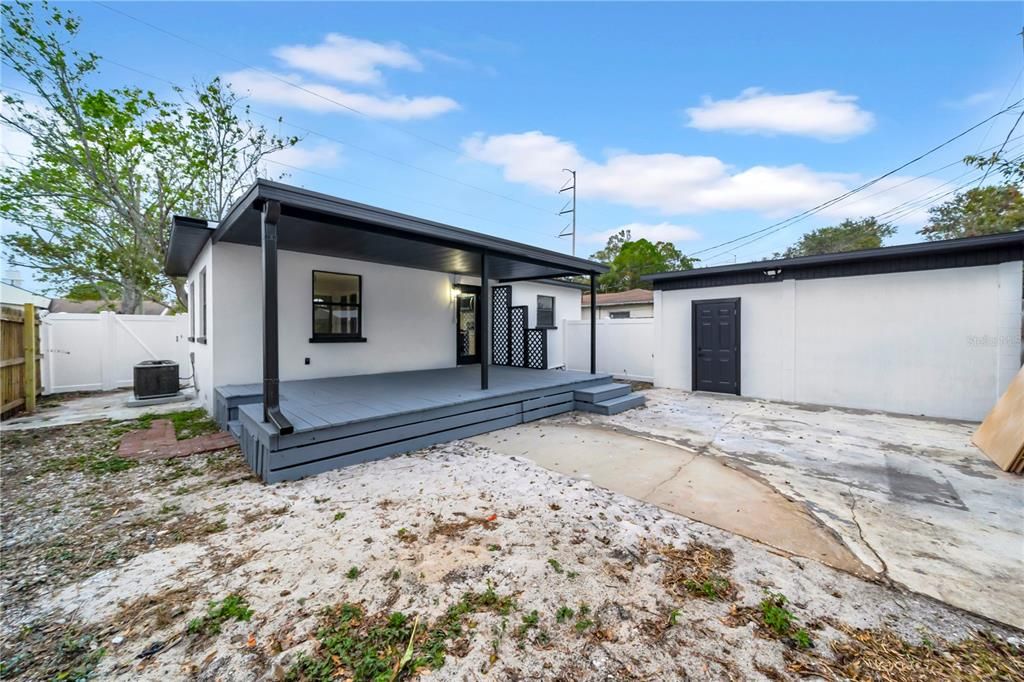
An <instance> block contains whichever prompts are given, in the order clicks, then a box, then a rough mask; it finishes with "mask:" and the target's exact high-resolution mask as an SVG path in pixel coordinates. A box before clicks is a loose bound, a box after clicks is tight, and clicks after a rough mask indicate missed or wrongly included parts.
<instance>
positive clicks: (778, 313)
mask: <svg viewBox="0 0 1024 682" xmlns="http://www.w3.org/2000/svg"><path fill="white" fill-rule="evenodd" d="M1022 260H1024V232H1013V233H1009V234H1001V235H991V236H982V237H970V238H964V239H952V240H946V241H935V242H925V243H921V244H910V245H904V246H893V247H886V248H879V249H868V250H863V251H853V252H848V253H837V254H830V255H825V256H808V257H802V258H791V259H780V260H766V261H760V262H754V263H740V264H734V265H725V266H718V267H709V268H699V269H695V270H687V271H682V272H668V273H660V274H656V275H649V276H647V277H646V279H648V280H649V281H651V282H652V283H653V285H654V310H655V313H654V329H655V331H654V337H655V338H654V377H655V385H656V386H663V387H671V388H679V389H684V390H695V391H696V390H701V391H715V392H721V393H732V394H736V395H743V396H751V397H757V398H766V399H770V400H784V401H793V402H800V403H813V404H821V405H835V406H840V407H850V408H863V409H868V410H880V411H887V412H896V413H906V414H916V415H927V416H930V417H948V418H954V419H969V420H980V419H982V418H983V417H984V416H985V414H986V413H987V412H988V411H989V410H990V409H991V408H992V406H993V404H995V402H996V400H997V399H998V398H999V396H1000V395H1002V393H1003V391H1005V390H1006V387H1007V386H1008V385H1009V383H1010V381H1011V380H1012V379H1013V377H1014V375H1015V374H1016V373H1017V371H1018V370H1019V369H1020V367H1021V348H1022V345H1021V310H1022Z"/></svg>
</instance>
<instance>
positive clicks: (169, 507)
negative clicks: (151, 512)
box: [157, 502, 181, 516]
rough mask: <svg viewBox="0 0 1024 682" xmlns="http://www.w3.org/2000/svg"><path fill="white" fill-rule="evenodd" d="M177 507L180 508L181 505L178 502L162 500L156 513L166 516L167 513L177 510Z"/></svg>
mask: <svg viewBox="0 0 1024 682" xmlns="http://www.w3.org/2000/svg"><path fill="white" fill-rule="evenodd" d="M179 509H181V505H180V504H170V503H168V502H164V503H163V504H162V505H161V506H160V511H159V512H157V513H159V514H160V515H161V516H166V515H167V514H173V513H174V512H176V511H178V510H179Z"/></svg>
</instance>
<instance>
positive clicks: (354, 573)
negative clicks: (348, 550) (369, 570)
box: [345, 566, 360, 580]
mask: <svg viewBox="0 0 1024 682" xmlns="http://www.w3.org/2000/svg"><path fill="white" fill-rule="evenodd" d="M359 572H360V571H359V567H358V566H353V567H352V568H350V569H348V572H347V573H345V577H346V578H348V579H349V580H355V579H356V578H358V577H359Z"/></svg>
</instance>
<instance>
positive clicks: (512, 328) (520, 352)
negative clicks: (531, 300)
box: [508, 305, 528, 367]
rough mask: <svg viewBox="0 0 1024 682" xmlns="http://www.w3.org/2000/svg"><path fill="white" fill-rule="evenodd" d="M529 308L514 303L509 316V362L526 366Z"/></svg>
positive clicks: (518, 365) (517, 365) (514, 365)
mask: <svg viewBox="0 0 1024 682" xmlns="http://www.w3.org/2000/svg"><path fill="white" fill-rule="evenodd" d="M527 311H528V308H527V307H526V306H525V305H514V306H512V308H511V309H510V314H509V318H508V335H509V364H511V365H512V366H513V367H526V319H527Z"/></svg>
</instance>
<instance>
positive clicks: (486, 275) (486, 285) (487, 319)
mask: <svg viewBox="0 0 1024 682" xmlns="http://www.w3.org/2000/svg"><path fill="white" fill-rule="evenodd" d="M478 306H479V308H480V390H481V391H486V390H487V386H488V376H487V372H488V369H489V365H490V364H491V312H490V307H491V273H490V268H489V267H488V263H487V252H486V251H483V252H481V254H480V300H479V301H478Z"/></svg>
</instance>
